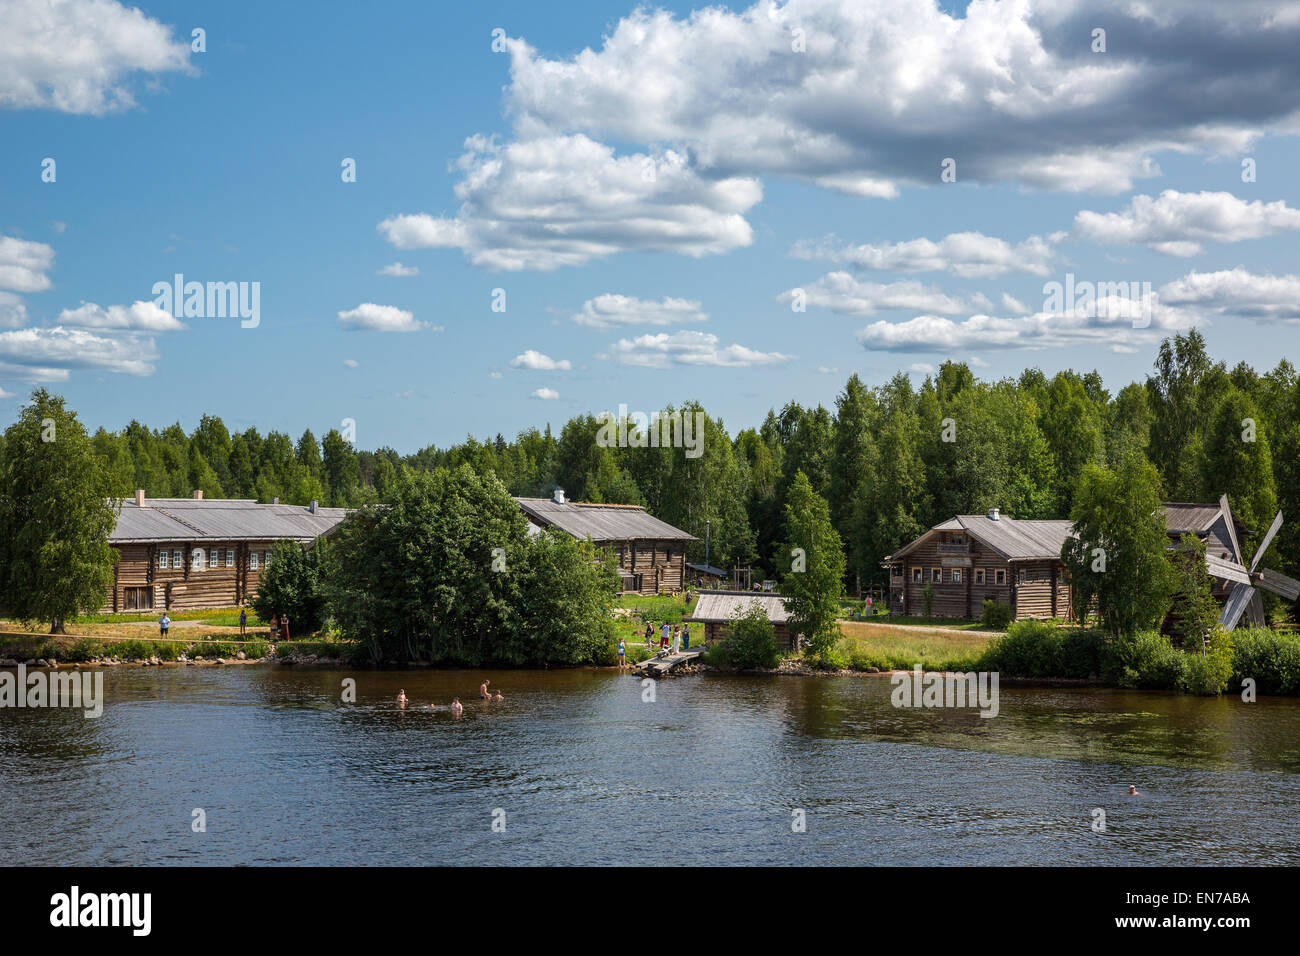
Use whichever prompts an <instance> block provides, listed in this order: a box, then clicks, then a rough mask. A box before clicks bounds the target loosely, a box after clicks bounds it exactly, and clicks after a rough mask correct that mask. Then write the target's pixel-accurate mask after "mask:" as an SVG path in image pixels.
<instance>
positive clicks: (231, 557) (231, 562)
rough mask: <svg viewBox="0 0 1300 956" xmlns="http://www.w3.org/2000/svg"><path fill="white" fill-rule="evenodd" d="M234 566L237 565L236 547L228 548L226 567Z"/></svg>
mask: <svg viewBox="0 0 1300 956" xmlns="http://www.w3.org/2000/svg"><path fill="white" fill-rule="evenodd" d="M234 566H235V549H234V548H226V567H228V568H233V567H234Z"/></svg>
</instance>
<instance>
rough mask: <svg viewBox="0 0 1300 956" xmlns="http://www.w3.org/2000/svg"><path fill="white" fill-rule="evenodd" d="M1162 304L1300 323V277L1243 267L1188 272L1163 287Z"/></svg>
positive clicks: (1200, 311) (1205, 311) (1198, 310)
mask: <svg viewBox="0 0 1300 956" xmlns="http://www.w3.org/2000/svg"><path fill="white" fill-rule="evenodd" d="M1160 301H1161V302H1162V303H1164V304H1166V305H1171V306H1181V307H1183V308H1185V309H1188V310H1190V311H1195V312H1197V313H1200V314H1202V315H1206V316H1217V315H1223V316H1240V317H1242V318H1248V319H1254V320H1256V321H1263V322H1270V321H1275V322H1287V323H1294V322H1300V276H1296V275H1282V276H1274V275H1254V274H1252V273H1250V272H1247V271H1246V270H1245V269H1243V268H1241V267H1240V266H1239V267H1237V268H1236V269H1225V270H1222V271H1219V272H1189V273H1188V274H1187V275H1185V276H1183V277H1182V278H1181V279H1176V280H1174V281H1173V282H1168V283H1165V285H1163V286H1161V287H1160Z"/></svg>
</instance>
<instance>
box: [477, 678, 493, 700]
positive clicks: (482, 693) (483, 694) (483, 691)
mask: <svg viewBox="0 0 1300 956" xmlns="http://www.w3.org/2000/svg"><path fill="white" fill-rule="evenodd" d="M490 683H492V682H491V681H490V680H485V681H484V682H483V683H481V684H479V685H478V696H479V700H491V699H492V695H491V694H489V693H488V689H487V685H488V684H490Z"/></svg>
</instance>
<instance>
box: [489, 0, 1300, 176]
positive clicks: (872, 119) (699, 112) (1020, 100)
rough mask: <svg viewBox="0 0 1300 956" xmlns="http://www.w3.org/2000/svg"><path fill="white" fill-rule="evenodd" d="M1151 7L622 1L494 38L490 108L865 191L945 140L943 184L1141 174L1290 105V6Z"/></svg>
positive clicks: (1281, 117) (1125, 0) (1271, 121)
mask: <svg viewBox="0 0 1300 956" xmlns="http://www.w3.org/2000/svg"><path fill="white" fill-rule="evenodd" d="M1153 8H1154V5H1152V4H1148V3H1134V2H1131V0H1100V2H1090V3H1082V2H1075V0H1051V2H1047V0H1045V2H1038V3H1029V2H1000V3H994V2H981V3H972V4H970V5H969V6H968V7H966V10H965V13H964V16H954V15H951V14H949V13H948V12H946V11H945V10H943V9H941V8H940V6H939V4H938V3H936V2H934V0H877V2H873V3H861V2H860V0H789V2H787V3H782V4H777V3H774V2H767V0H764V2H760V3H756V4H754V5H753V6H751V7H749V8H747V9H744V10H741V11H738V12H733V11H731V10H727V9H725V8H723V7H722V6H712V7H708V8H706V9H700V10H695V11H693V12H692V13H690V14H688V15H686V16H684V17H678V16H676V15H674V14H672V13H670V12H667V11H664V10H660V9H650V8H646V7H638V8H637V9H636V10H635V11H633V12H632V13H630V14H628V15H627V16H625V17H623V18H622V19H620V20H618V21H617V22H616V23H614V24H613V25H612V27H610V28H608V29H607V31H606V33H605V35H604V38H603V42H602V44H601V46H600V47H599V48H598V49H590V48H588V49H584V50H582V51H581V52H579V53H576V54H574V55H572V56H567V57H560V58H552V57H548V56H545V55H543V54H542V53H540V52H538V50H536V49H535V48H534V47H532V46H530V45H529V44H528V43H527V42H526V41H525V40H523V39H511V40H508V41H507V48H508V51H509V55H510V62H511V70H510V73H511V76H510V84H509V86H508V87H507V88H506V102H507V111H508V114H509V115H511V116H512V118H513V119H514V122H515V128H516V133H517V134H518V135H519V136H520V138H532V137H538V136H546V135H556V134H559V133H572V132H582V133H585V134H587V135H590V136H593V137H596V138H600V139H604V140H607V141H618V142H627V143H641V144H649V143H666V144H671V145H672V146H673V148H676V149H682V150H684V151H686V152H687V153H688V154H689V155H690V156H691V157H692V158H693V159H694V160H695V162H696V163H697V164H698V167H699V169H700V170H701V171H702V172H703V173H705V174H707V175H711V176H736V175H742V176H753V175H762V174H768V173H770V174H776V175H782V176H787V177H791V178H797V179H802V180H805V181H808V182H812V183H816V184H818V185H820V186H823V187H826V188H830V189H836V190H839V191H841V192H843V193H846V194H848V195H853V196H880V197H890V196H893V195H896V193H897V184H899V183H919V184H927V185H930V184H934V185H937V184H938V182H939V169H940V163H941V161H942V160H943V159H944V158H947V157H953V158H955V159H956V160H957V167H956V172H957V178H958V181H959V182H968V181H983V182H996V181H1012V182H1016V183H1019V184H1021V185H1022V186H1027V187H1035V188H1046V189H1060V190H1076V191H1077V190H1099V191H1105V192H1119V191H1122V190H1126V189H1130V188H1132V184H1133V181H1134V179H1136V178H1139V177H1145V176H1151V175H1156V174H1157V173H1158V171H1159V170H1158V167H1157V166H1156V164H1155V161H1154V159H1153V155H1154V154H1155V153H1157V152H1159V151H1161V150H1166V149H1173V150H1179V151H1182V152H1197V153H1202V154H1212V155H1217V156H1223V155H1229V154H1236V155H1240V153H1239V151H1240V150H1241V149H1243V148H1247V147H1248V146H1249V145H1250V144H1251V143H1252V142H1253V140H1254V138H1255V137H1256V136H1257V135H1259V133H1260V132H1261V131H1263V130H1274V129H1286V128H1287V126H1288V124H1290V123H1293V121H1294V118H1295V116H1296V110H1297V105H1296V100H1295V98H1294V95H1293V91H1294V90H1295V89H1296V88H1297V87H1300V59H1298V58H1297V57H1295V55H1294V51H1295V48H1296V47H1297V45H1300V18H1298V17H1296V16H1293V15H1288V14H1287V12H1286V11H1287V6H1286V5H1285V4H1284V3H1280V2H1278V3H1272V4H1264V3H1255V4H1253V5H1252V9H1251V11H1250V12H1244V11H1242V10H1241V9H1240V8H1239V7H1238V6H1237V5H1227V4H1221V5H1217V6H1216V5H1214V4H1208V3H1199V4H1188V3H1183V4H1169V5H1165V6H1164V7H1162V8H1161V9H1160V11H1159V13H1156V12H1154V9H1153ZM1098 24H1105V26H1106V27H1107V29H1108V30H1109V32H1110V35H1111V36H1112V38H1114V37H1123V38H1124V40H1123V43H1118V42H1113V43H1112V46H1111V48H1110V49H1109V50H1108V52H1107V53H1106V55H1104V56H1098V55H1096V54H1094V53H1092V51H1091V49H1090V44H1089V42H1088V40H1089V37H1090V36H1091V31H1092V29H1093V27H1095V26H1097V25H1098ZM796 31H798V33H796ZM1081 38H1082V39H1081ZM800 42H801V43H802V46H803V48H802V50H801V51H798V52H796V51H795V50H794V49H793V45H796V44H798V43H800ZM1246 101H1248V102H1249V103H1250V104H1251V108H1250V110H1249V111H1248V116H1247V117H1246V118H1243V110H1242V103H1243V102H1246Z"/></svg>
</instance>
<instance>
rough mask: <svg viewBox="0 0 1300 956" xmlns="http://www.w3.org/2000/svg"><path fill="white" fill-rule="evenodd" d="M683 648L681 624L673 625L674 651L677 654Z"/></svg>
mask: <svg viewBox="0 0 1300 956" xmlns="http://www.w3.org/2000/svg"><path fill="white" fill-rule="evenodd" d="M681 649H682V635H681V625H679V624H674V625H673V653H674V654H676V653H678V652H679V651H680V650H681Z"/></svg>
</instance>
